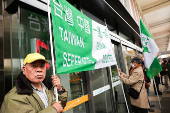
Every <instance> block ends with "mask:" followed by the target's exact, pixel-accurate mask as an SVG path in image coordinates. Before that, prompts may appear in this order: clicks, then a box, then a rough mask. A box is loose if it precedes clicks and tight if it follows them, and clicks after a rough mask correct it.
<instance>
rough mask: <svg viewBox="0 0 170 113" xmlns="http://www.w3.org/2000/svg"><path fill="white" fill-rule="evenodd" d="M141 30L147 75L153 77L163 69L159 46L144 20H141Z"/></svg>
mask: <svg viewBox="0 0 170 113" xmlns="http://www.w3.org/2000/svg"><path fill="white" fill-rule="evenodd" d="M140 32H141V34H140V35H141V43H142V47H143V56H144V59H145V60H144V62H145V67H146V73H147V76H148V77H149V78H150V79H152V78H153V77H154V76H156V75H157V74H158V73H159V72H160V71H162V67H161V65H160V63H159V60H158V58H157V53H158V52H159V48H158V46H157V45H156V43H155V41H154V40H153V38H152V36H151V35H150V33H149V31H148V30H147V28H146V27H145V25H144V23H143V22H142V20H140Z"/></svg>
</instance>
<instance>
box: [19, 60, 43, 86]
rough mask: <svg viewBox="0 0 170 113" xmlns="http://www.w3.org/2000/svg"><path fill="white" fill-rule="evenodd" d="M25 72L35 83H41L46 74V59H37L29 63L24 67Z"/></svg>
mask: <svg viewBox="0 0 170 113" xmlns="http://www.w3.org/2000/svg"><path fill="white" fill-rule="evenodd" d="M22 71H23V74H24V75H25V76H26V78H27V79H29V80H30V81H31V82H32V83H33V84H40V83H41V82H42V81H43V80H44V79H45V75H46V65H45V61H43V60H37V61H35V62H32V63H28V64H26V65H25V66H23V67H22Z"/></svg>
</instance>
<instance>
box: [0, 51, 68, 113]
mask: <svg viewBox="0 0 170 113" xmlns="http://www.w3.org/2000/svg"><path fill="white" fill-rule="evenodd" d="M46 63H48V61H47V60H46V59H45V57H44V56H42V55H41V54H39V53H31V54H28V55H27V57H26V58H25V60H24V63H23V67H22V72H21V73H20V74H19V76H18V77H17V80H16V86H15V87H14V88H12V89H11V90H10V91H9V92H8V93H7V94H6V96H5V98H4V102H3V104H2V107H1V110H0V113H61V112H62V111H63V107H64V106H65V105H66V101H67V91H66V89H65V88H64V87H62V86H61V82H60V79H59V78H58V77H57V76H54V77H52V82H53V87H54V86H57V89H58V98H59V100H60V101H58V102H56V101H55V98H54V93H53V87H52V84H49V82H48V81H47V80H46V79H45V76H46Z"/></svg>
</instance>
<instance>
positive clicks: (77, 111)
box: [59, 72, 88, 113]
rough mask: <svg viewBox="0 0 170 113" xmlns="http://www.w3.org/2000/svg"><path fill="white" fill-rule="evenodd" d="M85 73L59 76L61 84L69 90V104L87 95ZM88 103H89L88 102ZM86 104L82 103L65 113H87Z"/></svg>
mask: <svg viewBox="0 0 170 113" xmlns="http://www.w3.org/2000/svg"><path fill="white" fill-rule="evenodd" d="M83 76H85V75H84V72H76V73H69V74H62V75H59V78H60V80H61V84H62V85H63V86H64V87H65V88H66V89H67V90H68V99H67V102H69V101H71V100H74V99H77V98H79V97H82V96H84V95H86V94H87V93H86V86H85V85H84V84H85V81H84V77H83ZM86 103H88V102H86ZM86 103H82V104H80V105H78V106H76V107H74V108H72V109H70V110H68V111H65V112H64V113H87V111H86Z"/></svg>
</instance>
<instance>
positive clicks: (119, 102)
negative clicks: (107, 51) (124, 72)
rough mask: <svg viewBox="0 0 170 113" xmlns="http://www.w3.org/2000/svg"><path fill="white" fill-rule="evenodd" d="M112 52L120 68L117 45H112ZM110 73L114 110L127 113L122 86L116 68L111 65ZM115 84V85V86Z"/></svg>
mask: <svg viewBox="0 0 170 113" xmlns="http://www.w3.org/2000/svg"><path fill="white" fill-rule="evenodd" d="M112 47H113V51H114V54H115V57H116V61H117V65H118V67H120V64H119V60H120V59H119V57H118V51H117V45H114V44H112ZM111 73H112V77H111V78H112V82H113V84H112V87H113V88H112V89H113V95H114V105H115V108H116V113H127V108H126V103H125V98H124V94H123V89H122V85H121V82H120V77H119V74H118V72H117V66H116V65H113V66H111ZM115 84H116V85H115Z"/></svg>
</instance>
